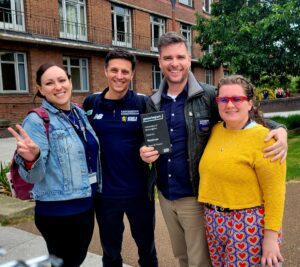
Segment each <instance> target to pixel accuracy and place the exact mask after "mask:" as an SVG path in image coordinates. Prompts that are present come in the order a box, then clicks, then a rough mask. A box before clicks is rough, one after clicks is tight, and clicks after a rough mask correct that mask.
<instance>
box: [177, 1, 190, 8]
mask: <svg viewBox="0 0 300 267" xmlns="http://www.w3.org/2000/svg"><path fill="white" fill-rule="evenodd" d="M178 2H179V3H180V4H183V5H186V6H190V7H192V6H193V0H179V1H178Z"/></svg>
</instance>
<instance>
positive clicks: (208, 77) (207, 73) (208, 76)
mask: <svg viewBox="0 0 300 267" xmlns="http://www.w3.org/2000/svg"><path fill="white" fill-rule="evenodd" d="M205 83H207V84H213V71H212V70H208V69H206V70H205Z"/></svg>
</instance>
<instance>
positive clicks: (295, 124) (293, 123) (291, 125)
mask: <svg viewBox="0 0 300 267" xmlns="http://www.w3.org/2000/svg"><path fill="white" fill-rule="evenodd" d="M271 119H272V120H273V121H276V122H278V123H281V124H284V125H285V126H286V127H287V128H288V130H293V129H296V128H300V115H298V114H296V115H290V116H288V117H280V116H275V117H272V118H271Z"/></svg>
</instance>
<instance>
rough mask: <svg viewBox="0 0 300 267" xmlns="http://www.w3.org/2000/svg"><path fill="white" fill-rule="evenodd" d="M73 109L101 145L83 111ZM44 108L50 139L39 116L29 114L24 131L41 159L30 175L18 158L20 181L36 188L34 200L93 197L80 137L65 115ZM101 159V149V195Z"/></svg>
mask: <svg viewBox="0 0 300 267" xmlns="http://www.w3.org/2000/svg"><path fill="white" fill-rule="evenodd" d="M71 105H72V108H76V110H77V111H78V114H80V117H81V118H82V119H84V121H85V124H86V130H87V131H89V132H91V133H92V134H93V136H94V137H95V139H96V140H97V142H98V139H97V136H96V134H95V132H94V130H93V129H92V127H91V125H90V123H89V122H88V120H87V118H86V116H85V113H84V111H83V110H81V109H80V108H78V107H77V106H75V105H73V104H71ZM42 107H43V108H45V109H46V110H47V112H48V115H49V120H50V125H49V136H48V137H47V135H46V130H45V127H44V124H43V120H42V119H41V118H40V117H39V116H38V115H37V114H36V113H30V114H29V115H28V116H27V117H26V118H25V120H24V122H23V128H24V130H25V131H26V132H27V133H28V135H29V136H30V138H31V139H32V140H33V141H34V142H35V143H36V144H37V145H38V146H39V147H40V156H39V158H38V159H37V160H36V162H35V163H34V164H33V166H32V168H31V170H29V171H27V169H26V168H25V164H24V161H23V159H22V157H20V156H19V155H17V156H16V161H17V163H18V164H19V173H20V175H21V177H23V179H24V180H26V181H27V182H29V183H32V184H34V187H33V190H32V194H33V198H34V199H35V200H41V201H58V200H70V199H76V198H85V197H89V196H91V186H90V182H89V173H88V167H87V164H86V156H85V150H84V146H83V144H82V142H81V140H80V138H79V136H78V135H77V133H76V132H75V130H74V128H73V126H72V125H71V123H70V122H69V120H68V118H67V116H66V115H65V114H64V113H63V112H61V111H59V110H58V109H56V108H55V107H53V106H52V105H51V104H49V102H47V101H46V100H44V101H43V103H42ZM99 159H100V149H99V153H98V159H97V161H98V164H97V166H98V167H97V168H98V170H97V182H98V190H99V191H101V165H100V160H99Z"/></svg>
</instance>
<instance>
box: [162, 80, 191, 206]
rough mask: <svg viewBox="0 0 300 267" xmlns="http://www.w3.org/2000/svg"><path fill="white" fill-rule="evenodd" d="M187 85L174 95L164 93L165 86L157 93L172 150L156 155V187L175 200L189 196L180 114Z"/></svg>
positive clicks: (183, 134) (184, 133)
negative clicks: (172, 96)
mask: <svg viewBox="0 0 300 267" xmlns="http://www.w3.org/2000/svg"><path fill="white" fill-rule="evenodd" d="M187 91H188V85H186V86H185V88H184V90H183V91H182V92H181V93H180V94H179V95H178V96H177V97H176V98H175V99H173V98H171V97H170V96H168V95H167V89H166V88H165V90H164V91H163V93H162V96H161V107H160V109H161V110H163V111H165V113H166V119H167V125H168V130H169V135H170V142H171V145H172V152H171V153H168V154H163V155H160V157H159V158H158V164H157V167H158V173H159V175H158V180H157V187H158V189H159V191H161V192H162V194H163V195H164V197H165V198H166V199H169V200H176V199H179V198H182V197H188V196H193V189H192V184H191V181H190V175H189V166H188V149H187V129H186V123H185V116H184V103H185V101H186V99H187V97H188V93H187Z"/></svg>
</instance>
